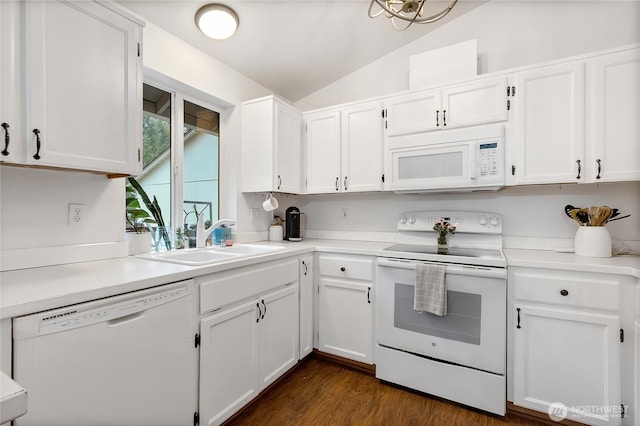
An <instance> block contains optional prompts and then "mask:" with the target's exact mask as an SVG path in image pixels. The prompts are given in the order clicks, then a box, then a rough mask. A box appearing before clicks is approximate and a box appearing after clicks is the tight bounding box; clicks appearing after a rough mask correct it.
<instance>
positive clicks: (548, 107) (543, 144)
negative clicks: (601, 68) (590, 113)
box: [510, 62, 585, 184]
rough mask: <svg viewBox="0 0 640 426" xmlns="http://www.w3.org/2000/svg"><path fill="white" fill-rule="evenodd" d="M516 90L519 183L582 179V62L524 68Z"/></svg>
mask: <svg viewBox="0 0 640 426" xmlns="http://www.w3.org/2000/svg"><path fill="white" fill-rule="evenodd" d="M516 89H517V95H516V96H515V101H516V121H517V124H516V125H517V130H516V133H517V138H516V140H515V141H513V142H514V143H515V145H516V150H517V152H516V157H517V159H516V164H514V165H513V166H514V168H515V179H516V180H517V182H518V183H519V184H523V183H562V182H576V181H584V168H585V167H584V166H585V165H584V126H585V123H584V64H583V63H582V62H578V63H574V62H571V63H566V64H560V65H552V66H548V67H542V68H536V69H533V70H530V71H523V72H521V73H518V74H517V75H516ZM510 143H511V142H510Z"/></svg>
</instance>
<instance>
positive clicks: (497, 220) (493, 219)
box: [489, 216, 500, 226]
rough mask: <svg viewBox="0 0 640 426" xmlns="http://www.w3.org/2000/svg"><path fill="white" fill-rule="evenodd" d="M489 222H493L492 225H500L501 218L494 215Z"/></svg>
mask: <svg viewBox="0 0 640 426" xmlns="http://www.w3.org/2000/svg"><path fill="white" fill-rule="evenodd" d="M489 223H491V226H498V225H499V224H500V219H498V218H497V217H495V216H494V217H492V218H491V221H490V222H489Z"/></svg>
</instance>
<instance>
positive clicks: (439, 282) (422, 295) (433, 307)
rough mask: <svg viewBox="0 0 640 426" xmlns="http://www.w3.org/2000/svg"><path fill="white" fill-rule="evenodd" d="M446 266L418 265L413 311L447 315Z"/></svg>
mask: <svg viewBox="0 0 640 426" xmlns="http://www.w3.org/2000/svg"><path fill="white" fill-rule="evenodd" d="M445 270H446V266H442V265H433V264H424V263H416V287H415V292H414V294H413V309H414V310H416V311H420V312H430V313H432V314H435V315H438V316H444V315H447V286H446V283H445V279H444V274H445Z"/></svg>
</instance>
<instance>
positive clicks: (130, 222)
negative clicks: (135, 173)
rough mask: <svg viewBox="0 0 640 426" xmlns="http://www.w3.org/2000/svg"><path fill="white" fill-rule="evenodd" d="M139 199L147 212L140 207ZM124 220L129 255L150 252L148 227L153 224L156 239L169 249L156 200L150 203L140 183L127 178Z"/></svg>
mask: <svg viewBox="0 0 640 426" xmlns="http://www.w3.org/2000/svg"><path fill="white" fill-rule="evenodd" d="M140 199H142V201H143V202H144V204H145V206H146V208H147V210H145V209H143V208H142V206H141V205H140ZM149 212H151V213H149ZM126 218H127V242H128V244H129V255H133V254H142V253H148V252H149V251H151V247H152V245H153V241H152V240H153V239H152V235H151V232H150V231H151V229H150V225H153V224H155V225H157V226H158V235H159V237H158V238H162V240H164V243H165V246H166V248H167V250H170V249H171V239H170V237H169V234H168V233H167V230H166V228H165V226H164V221H163V220H162V212H161V211H160V206H159V205H158V200H157V199H156V197H155V196H154V197H153V201H151V200H150V199H149V196H148V195H147V193H146V192H145V190H144V189H143V188H142V186H141V185H140V183H138V181H137V180H135V178H132V177H129V178H127V182H126ZM156 246H157V244H156Z"/></svg>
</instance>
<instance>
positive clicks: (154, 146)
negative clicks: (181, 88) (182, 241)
mask: <svg viewBox="0 0 640 426" xmlns="http://www.w3.org/2000/svg"><path fill="white" fill-rule="evenodd" d="M143 109H144V112H143V117H142V131H143V134H142V135H143V136H142V149H143V162H142V164H143V170H142V175H140V176H138V181H139V182H140V184H141V185H142V187H143V188H144V190H145V191H146V193H147V195H148V197H149V199H150V200H151V201H153V199H154V197H155V198H156V200H157V201H158V206H159V207H160V211H161V214H162V220H163V222H164V224H165V226H166V227H169V226H170V224H171V94H170V93H169V92H166V91H164V90H161V89H158V88H156V87H153V86H150V85H148V84H145V85H144V86H143ZM154 234H155V233H154ZM169 237H171V234H169ZM154 238H155V237H154ZM156 243H158V244H157V245H156V247H157V248H166V247H165V246H164V242H163V241H158V240H157V239H156Z"/></svg>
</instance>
